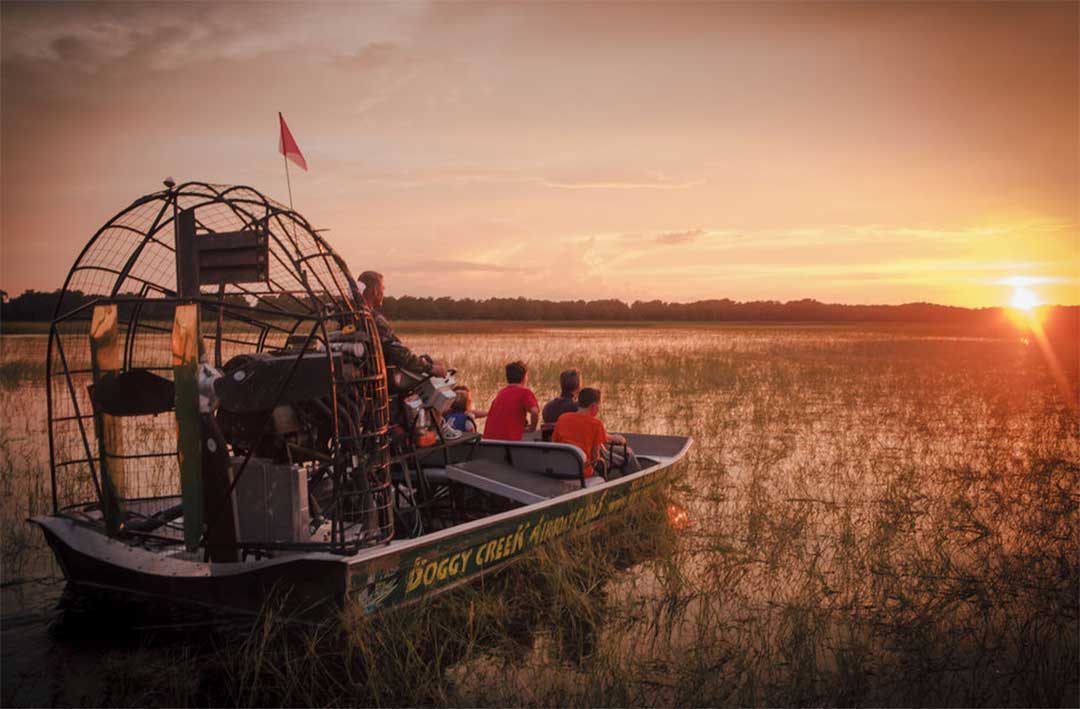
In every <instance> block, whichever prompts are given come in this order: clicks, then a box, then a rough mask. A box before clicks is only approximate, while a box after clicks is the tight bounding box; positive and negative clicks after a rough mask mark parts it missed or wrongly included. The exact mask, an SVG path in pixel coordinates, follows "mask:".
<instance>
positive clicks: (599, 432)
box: [551, 387, 641, 477]
mask: <svg viewBox="0 0 1080 709" xmlns="http://www.w3.org/2000/svg"><path fill="white" fill-rule="evenodd" d="M599 413H600V390H599V389H593V388H592V387H586V388H584V389H582V390H581V393H579V394H578V410H577V411H571V412H568V413H565V414H563V415H562V416H560V417H559V420H558V421H557V422H556V423H555V431H554V432H553V433H552V434H551V440H552V442H554V443H569V444H570V445H574V446H577V447H578V448H580V449H581V451H582V452H583V453H584V454H585V477H591V476H592V474H593V463H594V462H595V461H596V460H597V459H603V458H604V457H605V456H607V454H608V453H607V450H606V449H605V448H604V446H605V445H607V444H608V443H614V444H616V445H620V446H626V439H625V438H623V437H622V436H620V435H619V434H617V433H608V432H607V429H605V428H604V422H603V421H601V420H600V419H599V418H597V414H599ZM625 450H626V457H625V458H624V457H623V456H622V455H620V454H619V453H618V452H614V454H613V455H612V456H611V458H612V464H613V466H614V467H616V468H622V469H623V472H624V473H625V474H626V475H629V474H630V473H636V472H637V471H638V470H641V464H640V463H638V459H637V456H635V455H634V451H632V450H631V449H630V448H629V447H627V448H625Z"/></svg>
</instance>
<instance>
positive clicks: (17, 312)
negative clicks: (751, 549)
mask: <svg viewBox="0 0 1080 709" xmlns="http://www.w3.org/2000/svg"><path fill="white" fill-rule="evenodd" d="M60 295H61V292H60V291H59V290H55V291H48V292H46V291H35V290H28V291H26V292H24V293H22V294H21V295H19V296H17V297H15V298H10V299H8V298H4V301H3V304H2V311H0V318H2V319H3V320H20V321H28V320H29V321H49V320H52V317H53V313H54V311H55V309H56V304H57V301H58V300H59V298H60ZM66 297H67V300H66V301H65V303H64V310H65V311H67V310H70V309H71V308H74V307H78V306H79V305H82V304H85V303H87V302H90V301H91V300H92V299H93V297H92V296H89V295H86V294H83V293H81V292H79V291H69V292H68V293H67V296H66ZM226 300H227V301H230V302H233V303H234V304H236V305H244V304H246V302H247V301H245V299H244V297H243V296H240V295H236V294H229V295H226ZM249 300H250V299H249ZM261 305H262V306H263V307H270V308H272V309H282V310H286V311H289V312H295V311H296V310H297V309H302V308H303V304H302V301H301V300H299V299H297V298H293V297H292V296H283V295H275V296H269V297H267V298H264V300H263V302H262V303H261ZM158 311H160V312H158ZM383 312H384V313H385V314H386V316H387V317H389V318H391V319H397V320H547V321H559V320H570V321H573V320H578V321H582V320H610V321H683V322H691V321H701V322H715V321H751V322H752V321H774V322H940V323H956V324H970V325H980V324H993V323H996V322H998V321H1000V320H1001V319H1002V318H1003V309H1001V308H979V309H971V308H960V307H955V306H948V305H936V304H933V303H907V304H904V305H842V304H836V303H822V302H819V301H817V300H812V299H803V300H790V301H787V302H781V301H775V300H759V301H747V302H738V301H734V300H730V299H728V298H723V299H717V300H699V301H694V302H692V303H671V302H666V301H661V300H650V301H641V300H637V301H634V302H632V303H625V302H623V301H621V300H615V299H604V300H559V301H555V300H538V299H534V298H486V299H473V298H449V297H441V298H432V297H416V296H410V295H405V296H401V297H397V298H394V297H387V298H386V301H385V303H384V305H383ZM143 315H144V316H147V317H160V318H162V319H168V318H171V317H172V306H171V305H168V304H166V303H161V304H148V305H146V306H144V309H143Z"/></svg>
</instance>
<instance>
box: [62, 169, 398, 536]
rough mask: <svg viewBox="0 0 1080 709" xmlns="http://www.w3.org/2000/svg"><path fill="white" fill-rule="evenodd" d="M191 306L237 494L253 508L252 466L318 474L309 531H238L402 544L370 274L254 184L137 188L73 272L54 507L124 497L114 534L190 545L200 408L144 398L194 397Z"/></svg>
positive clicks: (88, 507) (92, 505)
mask: <svg viewBox="0 0 1080 709" xmlns="http://www.w3.org/2000/svg"><path fill="white" fill-rule="evenodd" d="M180 305H187V306H194V308H195V312H197V314H198V319H197V322H198V323H199V325H198V334H199V337H198V339H199V350H198V359H199V366H200V367H201V369H200V387H204V386H205V387H207V388H206V389H205V390H204V391H202V392H201V393H202V394H203V399H201V400H200V401H201V404H202V405H203V406H204V413H207V416H208V417H204V418H203V420H202V421H201V424H200V425H201V428H200V429H199V430H201V431H202V432H203V433H204V436H203V437H204V438H207V437H208V436H210V433H207V430H208V429H214V431H215V432H216V433H215V435H217V436H218V439H219V440H220V441H221V443H222V444H223V445H224V446H225V449H226V453H227V456H228V457H227V461H228V462H227V467H228V471H227V474H226V483H227V484H226V485H225V486H224V488H222V490H221V491H220V492H222V495H223V498H222V499H223V504H224V503H225V502H227V501H228V500H233V502H229V504H230V505H232V506H233V507H234V508H235V507H236V505H237V504H241V505H242V503H243V500H242V499H240V502H239V503H238V502H236V501H235V500H236V499H239V498H242V497H243V495H242V493H244V492H245V491H247V494H248V496H249V497H250V495H251V491H250V488H251V484H249V482H244V481H243V480H241V478H243V477H244V476H245V475H247V479H248V480H249V481H250V480H252V479H254V478H256V477H258V476H259V475H262V476H263V477H265V475H267V474H268V473H266V471H267V470H271V469H273V470H279V469H280V470H287V471H292V473H291V474H294V475H298V476H300V478H301V482H302V484H301V485H300V487H301V488H303V490H302V492H297V494H298V495H301V496H302V497H304V498H307V499H303V500H301V502H302V507H303V508H304V509H306V510H307V516H306V518H305V521H304V524H305V525H306V528H307V532H306V533H304V534H300V535H299V536H298V535H297V534H295V533H294V534H291V535H285V537H284V538H283V537H282V535H281V534H280V533H267V534H265V535H263V536H266V537H268V538H259V536H260V535H259V533H258V529H259V527H258V525H255V526H252V525H250V524H249V525H247V528H245V526H244V525H243V524H242V522H243V519H241V520H240V521H239V522H237V520H236V519H233V520H232V521H231V522H228V520H226V522H227V523H228V524H232V525H233V527H234V531H236V530H237V529H239V530H240V531H239V532H237V533H234V534H233V535H232V537H233V541H232V542H230V543H231V544H232V545H234V546H236V547H238V548H242V549H243V550H244V551H254V552H256V553H259V552H260V550H263V551H265V550H268V549H274V548H281V547H283V546H284V547H287V546H289V545H296V546H301V547H308V546H316V547H325V548H329V549H331V550H335V551H341V552H349V551H351V550H354V549H356V548H358V547H361V546H365V545H369V544H373V543H378V542H381V541H385V540H387V539H389V538H390V536H391V535H392V533H393V520H392V514H391V511H390V509H389V508H390V504H391V501H390V480H389V455H390V453H389V443H388V434H387V429H388V405H387V389H386V371H385V365H384V362H383V357H382V351H381V347H380V344H379V338H378V333H377V330H376V328H375V325H374V322H373V320H372V318H371V315H370V313H369V312H368V310H367V308H366V307H365V306H364V304H363V302H362V301H361V300H360V298H359V297H358V291H357V287H356V284H355V281H354V280H353V278H352V276H351V275H350V274H349V271H348V269H347V268H346V266H345V264H344V262H343V261H342V259H341V258H340V257H339V256H338V255H337V254H336V253H335V252H334V251H333V250H332V249H331V248H330V246H329V245H328V244H327V243H326V241H325V240H324V239H323V238H322V237H321V236H320V235H319V234H318V233H317V232H316V231H315V230H314V229H313V228H312V227H311V225H310V224H309V223H308V222H307V220H306V219H304V217H303V216H301V215H300V214H298V213H296V212H295V211H293V210H292V209H290V208H288V207H286V206H284V205H282V204H279V203H277V202H275V201H273V200H271V199H268V198H267V197H265V196H264V195H262V194H260V193H259V192H258V191H256V190H254V189H252V188H250V187H243V186H222V185H212V184H207V183H201V182H188V183H185V184H182V185H179V186H173V185H172V184H170V183H167V189H165V190H162V191H159V192H155V193H152V194H148V195H146V196H144V197H141V198H139V199H137V200H135V201H134V202H133V203H132V204H131V205H130V206H128V207H127V208H126V209H124V210H122V211H121V212H120V213H119V214H117V215H116V216H115V217H113V218H112V219H110V220H109V221H108V222H107V223H106V224H105V225H104V226H103V227H101V229H100V230H98V232H97V233H96V234H95V235H94V236H93V238H92V239H91V240H90V241H89V242H88V243H87V245H86V246H85V247H84V249H83V250H82V252H81V253H80V254H79V256H78V258H77V260H76V262H75V264H74V266H73V267H72V269H71V271H70V273H69V274H68V277H67V280H66V282H65V284H64V288H63V291H62V295H61V297H60V299H59V302H58V304H57V307H56V311H55V314H54V319H53V323H52V327H51V331H50V337H49V350H48V360H47V366H46V379H47V394H48V416H49V444H50V460H51V471H52V488H53V503H54V512H66V513H69V514H81V515H83V516H84V517H85V518H86V519H89V520H91V521H98V520H100V522H101V524H103V525H105V524H106V521H107V520H106V519H105V517H107V516H108V509H109V499H108V498H109V497H110V491H111V494H112V495H113V496H114V497H115V498H116V503H117V508H118V509H119V510H120V511H121V512H120V518H119V520H118V524H117V525H116V527H115V529H112V530H110V533H117V534H122V535H133V536H139V535H143V536H145V537H147V538H153V539H155V540H157V541H158V542H160V543H166V544H167V543H173V542H175V543H180V542H181V541H182V540H183V534H182V533H181V531H180V530H181V529H182V527H183V518H184V517H187V518H188V519H189V520H190V519H192V517H193V509H192V507H191V504H190V500H189V499H188V498H186V497H184V493H185V490H184V487H183V484H182V482H181V481H182V479H183V474H182V473H183V470H182V467H183V460H182V457H181V456H180V455H179V453H180V451H179V449H178V421H179V422H180V423H181V424H182V423H183V421H182V419H183V417H182V415H181V411H182V410H183V407H180V406H178V404H169V405H166V404H164V403H160V402H159V403H160V405H149V404H142V403H139V400H140V397H142V399H147V398H150V399H152V398H154V392H155V391H158V392H165V394H162V395H158V397H157V398H158V399H161V400H165V399H168V398H169V396H168V395H170V394H171V395H173V396H174V398H175V397H180V396H181V394H182V392H181V386H180V383H179V382H178V381H177V380H176V375H175V372H176V371H177V370H176V369H175V368H176V366H177V364H178V363H177V355H176V351H175V342H174V337H175V328H176V327H177V324H176V322H175V320H176V319H177V318H179V315H178V313H179V312H180V311H179V310H178V306H180ZM106 307H111V308H114V310H112V311H106V310H103V309H104V308H106ZM103 313H106V314H109V313H111V314H112V317H113V321H110V322H111V327H112V338H113V346H114V350H115V353H114V356H115V363H114V365H112V368H113V369H114V370H115V371H110V372H105V373H103V367H102V364H101V362H100V361H99V360H100V356H101V355H100V351H97V354H95V349H94V343H95V341H96V340H95V339H94V337H97V335H96V334H95V333H92V331H91V330H92V327H98V326H99V325H100V323H101V322H106V321H105V320H102V318H103V317H104V316H103V315H102V314H103ZM92 335H93V336H92ZM99 350H100V346H99ZM314 362H321V363H322V364H313V363H314ZM249 375H250V376H255V375H257V376H258V379H248V380H247V381H246V382H245V381H244V377H247V376H249ZM107 384H108V385H110V386H111V388H107V387H106V385H107ZM95 391H96V393H95ZM218 392H220V393H221V395H220V396H218ZM207 399H211V400H213V401H210V402H208V401H207ZM176 401H177V402H178V401H179V399H178V398H177V399H176ZM117 402H119V403H117ZM110 407H112V408H111V409H110ZM181 428H182V426H181ZM207 440H208V438H207ZM252 461H254V463H253V462H252ZM274 466H276V467H274ZM117 471H122V475H120V474H119V473H118V472H117ZM245 471H247V472H245ZM250 471H257V472H258V474H256V473H252V472H250ZM259 471H261V472H259ZM118 478H122V479H118ZM264 493H265V494H264V497H265V496H266V495H268V494H270V490H269V489H267V490H265V491H264ZM256 497H257V496H256ZM180 499H183V500H185V502H184V503H183V504H177V501H178V500H180ZM309 503H310V504H309ZM183 505H187V506H188V509H186V510H185V509H183ZM217 507H218V506H217V504H216V503H215V502H214V501H213V500H210V501H208V502H206V503H205V504H204V509H203V510H202V513H203V514H202V534H201V535H200V540H199V543H200V544H201V545H203V546H205V544H206V539H207V538H208V537H211V536H213V535H212V534H211V532H212V529H213V527H214V525H216V524H219V523H220V522H221V520H219V519H217V518H216V517H215V515H216V514H217V513H218V509H217ZM168 510H173V512H172V513H171V515H167V514H165V512H167V511H168ZM237 514H240V515H241V516H242V514H243V510H241V511H240V512H234V513H233V517H235V516H236V515H237ZM252 514H255V513H254V512H250V513H249V516H250V515H252ZM219 516H220V515H219ZM226 517H228V515H226ZM189 526H190V525H189ZM275 534H276V536H275ZM226 538H228V537H226ZM190 541H191V539H190V537H189V539H188V542H189V547H190V546H191V544H190Z"/></svg>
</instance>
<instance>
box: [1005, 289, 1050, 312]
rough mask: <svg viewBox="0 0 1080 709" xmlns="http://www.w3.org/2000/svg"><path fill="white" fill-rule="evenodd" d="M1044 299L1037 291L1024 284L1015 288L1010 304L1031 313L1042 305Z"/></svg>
mask: <svg viewBox="0 0 1080 709" xmlns="http://www.w3.org/2000/svg"><path fill="white" fill-rule="evenodd" d="M1042 304H1043V302H1042V300H1040V299H1039V296H1037V295H1036V294H1035V291H1033V290H1031V289H1030V288H1025V287H1024V286H1016V287H1014V288H1013V293H1012V298H1010V299H1009V306H1010V307H1013V308H1016V309H1017V310H1023V311H1025V312H1028V313H1030V312H1031V311H1033V310H1034V309H1035V308H1037V307H1039V306H1040V305H1042Z"/></svg>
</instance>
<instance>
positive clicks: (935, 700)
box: [0, 323, 1080, 706]
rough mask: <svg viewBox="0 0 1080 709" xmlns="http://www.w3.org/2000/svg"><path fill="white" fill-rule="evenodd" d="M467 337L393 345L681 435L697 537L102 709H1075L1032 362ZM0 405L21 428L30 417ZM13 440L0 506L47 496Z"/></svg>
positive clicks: (217, 644)
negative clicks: (523, 363) (597, 395)
mask: <svg viewBox="0 0 1080 709" xmlns="http://www.w3.org/2000/svg"><path fill="white" fill-rule="evenodd" d="M486 326H487V324H486V323H485V324H481V325H477V324H472V325H470V326H468V327H465V328H461V329H452V330H447V329H430V328H427V329H426V328H425V327H423V326H417V327H415V328H413V327H406V328H402V329H403V330H404V331H409V332H410V334H409V335H408V336H407V338H406V339H407V341H408V342H409V343H410V345H412V346H414V348H415V349H417V350H418V351H427V352H430V353H431V354H433V355H436V356H442V357H445V358H446V359H447V360H448V361H449V362H450V363H451V364H452V365H453V366H455V367H457V368H458V369H459V372H460V376H461V377H462V378H464V379H465V380H466V381H468V382H469V383H470V384H471V385H472V387H473V392H474V399H475V401H476V404H477V406H480V407H484V406H486V405H487V403H488V402H489V401H490V400H491V398H492V397H493V396H494V394H495V392H496V391H497V390H498V388H499V387H500V386H501V385H502V377H503V374H502V366H503V365H504V364H505V362H506V361H509V360H511V359H517V358H519V357H520V358H524V359H527V360H528V361H529V362H530V370H531V373H530V384H531V386H532V387H533V388H534V389H535V390H536V391H537V395H538V398H540V399H541V401H543V400H545V399H546V398H547V397H549V396H553V395H554V393H555V389H556V382H557V377H558V372H559V371H560V370H561V369H564V368H566V367H568V366H577V367H580V368H581V369H582V370H583V372H584V378H585V383H586V385H594V386H596V385H598V386H600V387H601V388H602V389H603V391H604V402H603V409H602V417H603V418H604V420H605V422H606V423H607V425H608V428H609V430H635V431H644V432H650V433H675V434H686V433H689V434H691V435H693V436H694V438H695V445H694V448H693V449H692V450H691V453H690V454H689V456H688V459H687V461H686V462H685V463H684V464H683V465H682V466H681V468H680V474H681V477H680V479H679V482H678V484H677V486H676V487H675V488H674V489H671V490H667V491H666V492H665V495H666V496H667V497H669V498H671V499H672V500H674V501H675V502H677V503H679V504H681V505H683V506H685V507H686V508H687V509H688V511H689V515H690V518H691V519H692V521H693V524H692V526H690V527H689V528H688V529H685V530H682V531H680V532H678V533H676V532H675V531H674V530H672V529H671V528H669V527H668V526H667V525H666V524H662V523H660V522H662V520H660V521H659V522H658V520H657V518H656V515H657V510H659V509H660V508H661V507H662V506H663V505H664V504H666V501H665V502H664V503H660V502H654V503H653V504H652V505H649V506H645V508H643V509H642V510H641V511H640V513H641V515H644V517H640V516H634V517H628V518H626V519H625V520H623V521H622V522H618V523H616V524H615V525H613V526H607V527H604V528H602V529H600V530H598V531H597V532H596V533H594V534H592V535H583V536H580V537H575V538H573V539H568V540H566V541H565V542H564V543H561V544H558V545H554V546H547V547H543V548H541V549H539V550H536V551H535V552H534V553H533V554H532V555H531V556H529V558H528V559H527V560H525V561H523V562H521V563H519V564H515V565H514V566H513V567H512V568H511V569H509V570H508V571H506V572H505V573H503V574H499V575H496V576H494V577H485V578H484V579H483V580H482V581H480V582H477V583H475V584H470V585H468V586H466V587H463V588H459V589H456V590H454V591H452V592H450V593H447V594H444V595H442V596H440V597H438V598H435V599H432V600H431V601H429V602H425V603H421V604H418V605H414V606H410V607H407V608H404V609H400V610H399V611H395V612H392V613H386V614H382V615H380V616H376V617H374V618H369V617H365V616H362V615H359V614H355V613H353V612H346V613H345V614H343V615H342V616H341V617H340V618H333V619H329V620H328V621H327V622H326V623H325V624H324V625H323V626H320V627H319V628H317V629H311V628H306V629H302V630H298V629H296V628H294V627H292V626H290V625H289V624H287V623H285V622H284V621H283V619H282V618H281V617H280V616H279V614H276V613H274V612H273V610H272V608H268V609H267V611H266V612H265V613H264V617H263V618H262V619H261V620H260V622H259V623H258V624H256V625H255V627H254V628H250V629H248V630H246V631H245V632H244V633H241V634H240V637H232V636H230V635H228V634H226V635H224V636H215V638H216V639H215V640H213V641H212V646H211V647H209V648H207V647H206V646H205V645H198V644H195V643H180V644H179V645H170V646H167V647H165V648H164V649H162V648H157V649H156V650H154V651H153V652H151V651H149V650H146V651H140V653H141V654H140V655H139V656H138V658H136V657H135V655H131V656H130V659H131V662H132V663H134V662H136V659H137V661H138V663H139V664H140V666H141V667H150V668H152V670H153V671H149V672H142V671H141V670H140V671H139V672H136V673H128V674H125V675H124V676H123V677H119V676H118V677H117V678H116V680H115V684H116V686H121V685H122V686H123V687H125V689H124V691H123V692H119V691H118V692H117V693H114V694H112V695H111V700H110V701H111V703H118V704H141V703H151V704H171V705H177V704H179V705H185V704H197V705H247V706H250V705H323V706H339V705H380V706H385V705H427V704H451V705H485V706H490V705H521V704H529V705H544V706H552V705H559V706H563V705H566V706H571V705H573V706H577V705H583V706H584V705H589V706H594V705H607V706H613V705H614V706H623V705H638V704H641V705H708V706H714V705H755V706H796V705H797V706H819V705H844V706H857V705H871V706H886V705H888V706H915V705H919V706H1002V705H1010V706H1076V705H1077V704H1078V703H1080V699H1078V691H1080V689H1078V667H1080V652H1078V637H1080V620H1078V600H1077V599H1078V598H1080V538H1078V535H1080V531H1078V530H1080V434H1078V431H1080V420H1078V418H1077V413H1076V409H1075V408H1072V407H1070V404H1069V402H1067V401H1064V400H1063V399H1062V398H1061V396H1060V393H1059V390H1058V389H1057V388H1056V386H1055V385H1054V382H1053V380H1052V378H1051V376H1050V374H1049V372H1048V370H1047V368H1046V366H1045V364H1044V362H1043V360H1042V359H1041V357H1040V356H1039V354H1038V351H1037V350H1036V349H1035V348H1033V347H1028V346H1025V345H1024V344H1023V343H1022V342H1020V341H1009V340H994V339H981V338H978V337H972V336H971V334H970V333H964V334H963V336H962V337H961V336H950V334H949V333H948V332H942V331H941V330H940V328H938V329H934V330H932V331H926V332H923V331H920V330H919V329H918V328H914V327H898V328H889V327H874V328H861V329H860V328H857V327H850V326H845V327H838V328H828V327H775V326H771V327H753V326H738V325H735V326H707V327H702V326H694V327H668V328H618V329H614V328H611V327H606V326H603V327H601V326H582V327H575V328H572V329H564V328H553V327H533V326H524V325H521V326H520V327H519V326H514V327H500V326H498V325H492V326H491V327H486ZM7 352H8V350H6V349H5V358H6V357H8V354H7ZM1063 361H1065V362H1066V363H1067V364H1069V366H1070V367H1071V368H1070V369H1069V370H1068V372H1067V376H1068V378H1069V381H1070V382H1071V386H1072V387H1073V391H1074V393H1075V392H1076V390H1077V382H1078V375H1077V372H1076V366H1075V362H1076V358H1075V357H1073V358H1072V359H1069V358H1067V357H1066V358H1063ZM4 391H6V392H7V393H0V397H2V399H0V403H2V404H3V405H5V406H8V407H9V408H13V409H15V410H17V411H21V413H20V418H19V419H18V420H19V421H21V420H22V419H23V418H25V419H26V420H27V421H32V420H33V418H34V414H40V415H41V416H42V417H43V411H37V410H35V409H33V407H32V406H31V405H30V404H23V403H22V402H23V400H24V399H27V400H29V399H33V396H31V395H30V392H29V391H28V390H27V389H25V388H23V387H20V388H19V389H16V390H4ZM15 392H19V394H18V395H16V394H15ZM20 406H21V407H23V408H22V409H19V408H18V407H20ZM38 408H40V406H39V407H38ZM19 426H23V428H15V430H14V431H13V432H8V431H7V430H5V436H6V438H5V439H4V440H5V441H6V443H4V445H3V446H0V453H2V454H3V456H4V465H3V466H0V473H2V475H3V477H0V482H2V483H3V484H4V485H7V486H8V487H6V488H5V496H6V497H15V498H20V494H19V491H20V489H21V487H20V486H22V485H27V484H28V483H27V482H26V480H25V479H26V478H29V479H37V478H40V477H41V475H42V472H43V471H47V468H42V467H40V466H41V465H42V463H41V462H40V461H41V460H42V458H41V453H40V448H41V445H42V438H41V433H40V430H39V429H34V428H33V425H32V424H25V425H23V424H21V423H20V424H19ZM5 466H6V467H5ZM20 476H22V477H20ZM8 490H10V491H11V493H10V495H9V494H8V493H7V491H8ZM46 490H47V487H46ZM40 494H41V493H40V492H33V493H30V495H29V496H30V497H31V498H32V499H36V497H35V496H38V495H40ZM4 504H5V507H4V508H3V510H4V519H3V522H4V525H5V526H4V530H5V553H4V559H5V574H8V573H10V571H9V568H10V567H9V562H8V558H9V555H8V551H7V547H8V546H9V544H8V537H7V533H8V530H9V529H13V528H14V527H15V525H14V523H13V522H12V512H11V510H14V509H16V507H17V506H16V505H14V503H10V502H7V501H5V503H4ZM24 504H25V502H24V501H20V502H19V503H18V505H24ZM32 504H37V503H32ZM18 509H19V510H20V512H19V514H20V515H21V514H22V512H21V509H22V508H21V507H18ZM650 509H651V510H652V511H651V512H648V510H650ZM649 514H652V515H653V517H652V518H649V516H648V515H649ZM650 519H651V521H650ZM26 544H28V545H30V546H29V547H28V548H33V546H34V545H35V544H37V545H38V551H39V553H40V552H41V549H40V543H39V542H35V541H34V540H33V539H32V538H31V537H30V536H28V537H27V540H26ZM29 553H30V552H24V553H23V556H24V557H26V556H27V555H28V554H29ZM123 657H125V656H123V655H122V656H120V659H117V660H116V666H117V668H118V671H119V670H120V668H123V667H124V666H125V663H124V661H123ZM162 658H167V659H162Z"/></svg>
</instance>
